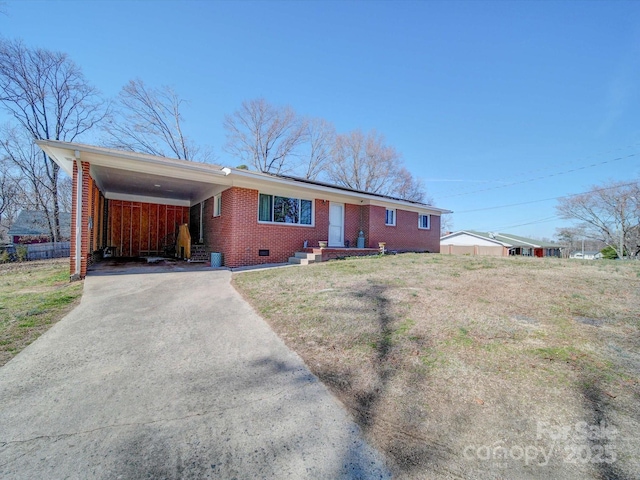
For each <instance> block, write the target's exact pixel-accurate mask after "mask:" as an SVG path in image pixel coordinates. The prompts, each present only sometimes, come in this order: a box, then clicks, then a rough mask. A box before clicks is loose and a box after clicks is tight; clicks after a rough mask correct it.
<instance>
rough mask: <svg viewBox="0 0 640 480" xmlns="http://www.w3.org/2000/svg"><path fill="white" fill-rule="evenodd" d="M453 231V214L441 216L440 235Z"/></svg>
mask: <svg viewBox="0 0 640 480" xmlns="http://www.w3.org/2000/svg"><path fill="white" fill-rule="evenodd" d="M452 231H453V217H452V216H451V214H450V213H449V214H445V215H441V216H440V236H441V237H443V236H445V235H447V234H449V233H451V232H452Z"/></svg>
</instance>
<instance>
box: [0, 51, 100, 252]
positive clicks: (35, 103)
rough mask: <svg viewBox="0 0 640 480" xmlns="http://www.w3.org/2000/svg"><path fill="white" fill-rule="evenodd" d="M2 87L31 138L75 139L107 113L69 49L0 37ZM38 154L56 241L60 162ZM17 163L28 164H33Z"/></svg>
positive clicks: (1, 97) (0, 96)
mask: <svg viewBox="0 0 640 480" xmlns="http://www.w3.org/2000/svg"><path fill="white" fill-rule="evenodd" d="M0 87H1V88H0V103H2V106H3V107H4V109H5V110H6V111H7V112H8V113H9V114H10V115H11V116H12V117H13V119H14V120H15V121H16V122H17V124H18V125H19V126H20V127H21V128H22V129H23V130H24V131H25V132H27V133H28V135H29V136H30V139H29V142H31V140H33V139H52V140H65V141H73V140H75V139H76V138H77V137H78V136H80V135H82V134H83V133H85V132H87V131H89V130H90V129H92V128H94V127H95V126H96V125H97V124H98V123H99V122H100V121H102V119H103V118H104V116H105V108H104V104H103V102H102V101H101V100H100V98H99V96H98V92H97V91H96V90H95V89H94V88H93V87H91V86H90V85H89V84H88V82H87V81H86V79H85V78H84V75H83V73H82V71H81V70H80V68H79V67H78V66H77V65H76V64H75V63H74V62H73V61H72V60H70V59H69V57H68V56H67V55H66V54H64V53H60V52H52V51H50V50H45V49H41V48H37V49H31V48H27V47H26V46H25V45H24V44H23V43H22V41H19V40H17V41H9V40H0ZM5 145H6V144H5ZM22 148H26V147H25V146H22ZM39 155H40V158H41V163H42V168H43V172H42V182H45V183H46V185H47V187H46V190H47V191H48V193H49V194H50V195H51V201H50V202H47V207H46V211H47V214H48V215H49V216H50V224H51V236H52V237H53V238H54V240H55V241H57V239H58V238H59V237H60V217H59V211H60V204H59V198H58V182H59V176H60V167H59V166H58V165H57V164H56V163H55V162H54V161H53V160H51V159H50V158H48V157H47V155H46V154H45V153H44V152H40V153H39ZM10 158H12V159H13V161H17V160H19V159H20V158H22V154H21V153H20V152H18V153H16V154H13V155H10ZM29 158H30V157H29ZM18 167H20V168H21V169H22V168H23V167H24V168H26V169H30V168H31V164H27V165H24V166H20V165H18ZM41 203H42V202H41ZM43 205H44V204H43Z"/></svg>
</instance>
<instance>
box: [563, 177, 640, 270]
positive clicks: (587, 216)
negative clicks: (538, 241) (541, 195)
mask: <svg viewBox="0 0 640 480" xmlns="http://www.w3.org/2000/svg"><path fill="white" fill-rule="evenodd" d="M556 208H557V210H558V213H559V214H560V216H561V217H562V218H566V219H571V220H577V221H578V222H580V223H579V227H580V228H581V229H582V231H583V232H584V234H585V236H587V237H588V238H591V239H595V240H599V241H601V242H603V243H605V244H606V245H609V246H611V247H612V248H613V249H614V250H615V251H616V253H617V254H618V257H620V258H622V257H623V256H624V255H625V254H626V255H631V256H637V255H638V254H639V253H640V182H637V181H636V182H631V183H629V182H617V183H615V182H610V183H608V184H605V185H604V187H603V186H594V187H592V189H591V190H590V191H589V192H587V193H583V194H580V195H573V196H570V197H565V198H563V199H561V200H559V203H558V206H557V207H556ZM621 243H622V246H621Z"/></svg>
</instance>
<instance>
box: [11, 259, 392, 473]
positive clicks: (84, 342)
mask: <svg viewBox="0 0 640 480" xmlns="http://www.w3.org/2000/svg"><path fill="white" fill-rule="evenodd" d="M230 278H231V273H230V272H228V271H189V272H175V271H174V272H162V273H142V274H129V275H95V276H89V277H87V279H86V280H85V286H84V295H83V298H82V302H81V304H80V305H79V306H78V307H77V308H76V309H75V310H73V311H72V312H71V313H70V314H69V315H67V316H66V317H65V318H64V319H62V320H61V321H60V322H59V323H58V324H56V325H55V326H54V327H53V328H51V330H49V331H48V332H47V333H46V334H44V335H43V336H42V337H40V338H39V339H38V340H37V341H36V342H34V343H33V344H32V345H30V346H29V347H27V348H26V349H25V350H24V351H23V352H21V353H20V354H19V355H17V356H16V357H15V358H14V359H13V360H12V361H11V362H9V363H8V364H7V365H5V366H4V367H3V368H0V477H1V478H4V479H8V478H30V479H31V478H51V479H57V478H83V479H84V478H123V479H134V478H154V479H159V478H296V479H302V478H309V479H318V478H388V477H389V476H390V474H389V472H388V470H387V469H386V467H385V465H384V462H383V460H382V457H381V456H380V454H379V453H378V452H376V451H375V450H374V449H372V448H371V447H370V446H368V445H367V444H366V443H365V442H364V440H363V439H362V437H361V435H360V431H359V429H358V427H357V426H356V425H355V424H354V423H353V422H352V421H351V419H350V418H349V417H348V415H347V414H346V412H345V411H344V409H343V408H342V406H341V405H340V404H339V403H338V402H337V401H336V400H335V399H334V398H333V397H332V396H331V395H330V394H329V392H328V391H327V389H326V388H325V387H324V385H322V384H321V383H320V382H319V381H318V379H317V378H315V377H314V376H313V375H312V374H311V373H310V372H309V370H308V369H307V367H306V366H305V365H304V363H303V362H302V360H301V359H300V357H298V356H297V355H296V354H295V353H293V352H292V351H291V350H289V349H288V348H287V347H286V346H285V345H284V344H283V342H282V341H281V340H280V339H279V338H278V337H277V336H276V335H275V334H274V333H273V331H272V330H271V329H270V328H269V327H268V325H267V324H266V323H265V322H264V321H263V320H262V319H261V318H260V317H259V316H258V315H256V314H255V313H254V311H253V310H252V309H251V308H250V307H249V306H248V305H247V304H246V303H245V302H244V300H243V299H242V298H241V297H240V296H239V295H238V293H237V292H236V291H235V290H234V289H233V288H232V287H231V286H230V283H229V282H230Z"/></svg>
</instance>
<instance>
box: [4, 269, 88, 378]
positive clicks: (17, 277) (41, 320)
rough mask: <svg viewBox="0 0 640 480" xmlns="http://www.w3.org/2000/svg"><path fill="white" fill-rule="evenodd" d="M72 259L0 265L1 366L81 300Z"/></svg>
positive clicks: (80, 287) (79, 287)
mask: <svg viewBox="0 0 640 480" xmlns="http://www.w3.org/2000/svg"><path fill="white" fill-rule="evenodd" d="M81 294H82V282H74V283H69V259H68V258H60V259H55V260H42V261H35V262H23V263H5V264H0V367H1V366H2V365H4V364H5V363H7V362H8V361H9V360H11V359H12V358H13V357H14V356H15V355H17V354H18V353H19V352H20V351H21V350H22V349H23V348H25V347H26V346H27V345H29V344H30V343H32V342H33V341H34V340H35V339H36V338H38V337H39V336H40V335H42V334H43V333H44V332H46V331H47V330H48V329H49V328H51V326H52V325H53V324H54V323H55V322H57V321H58V320H60V319H61V318H62V317H63V316H64V315H65V314H66V313H67V312H68V311H69V310H71V309H72V308H73V307H74V306H75V305H76V304H77V303H78V301H79V300H80V295H81Z"/></svg>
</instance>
